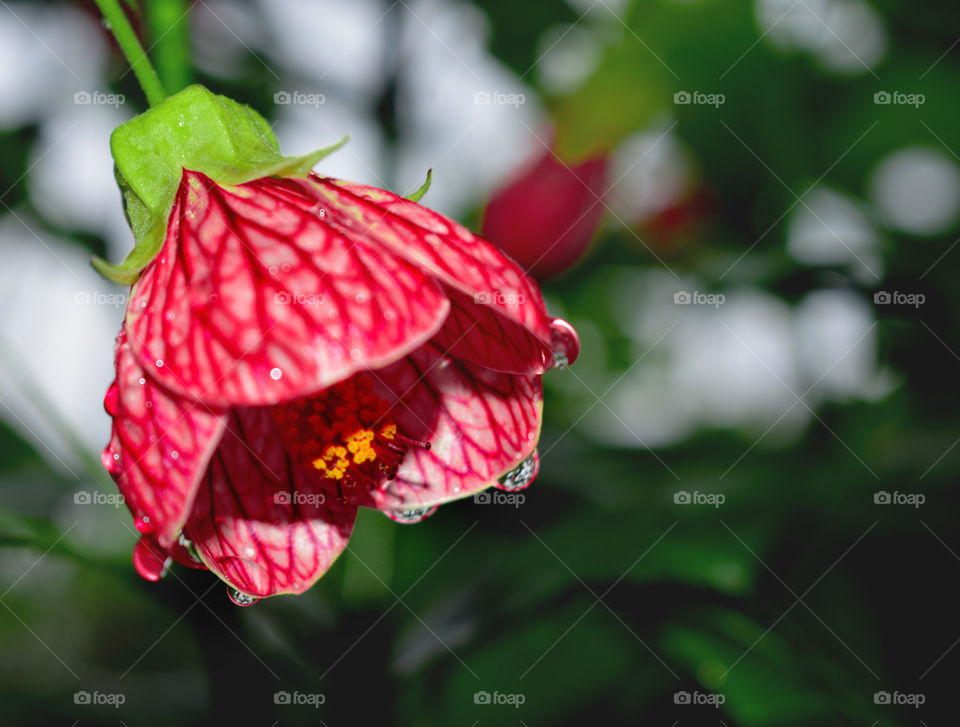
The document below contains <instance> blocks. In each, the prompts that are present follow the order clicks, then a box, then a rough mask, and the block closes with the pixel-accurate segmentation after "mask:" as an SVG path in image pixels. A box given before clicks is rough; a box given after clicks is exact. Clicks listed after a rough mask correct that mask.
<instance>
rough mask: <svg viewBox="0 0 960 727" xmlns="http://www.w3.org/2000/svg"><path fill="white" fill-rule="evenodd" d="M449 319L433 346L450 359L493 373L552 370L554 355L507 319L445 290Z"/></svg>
mask: <svg viewBox="0 0 960 727" xmlns="http://www.w3.org/2000/svg"><path fill="white" fill-rule="evenodd" d="M447 297H448V298H449V299H450V315H448V316H447V320H446V321H444V324H443V327H442V328H441V329H440V331H439V332H438V333H437V335H436V336H434V337H433V339H432V343H433V344H434V345H435V346H437V347H438V348H440V349H441V350H442V351H444V352H445V353H447V354H449V355H450V356H452V357H453V358H456V359H461V360H465V361H469V362H470V363H474V364H477V365H478V366H483V367H485V368H488V369H493V370H494V371H503V372H505V373H512V374H528V375H532V374H542V373H543V372H544V371H546V370H547V369H549V368H551V367H552V366H553V352H552V351H551V350H550V347H549V346H546V345H545V344H544V343H543V341H541V340H540V339H539V338H536V337H535V336H531V335H528V334H527V332H526V331H525V330H524V328H523V327H522V326H521V325H520V324H519V323H515V322H514V321H512V320H511V319H509V318H505V317H504V316H501V315H497V314H496V313H494V312H493V311H492V309H491V307H490V306H491V303H489V302H488V301H486V300H482V299H472V298H468V297H467V296H465V295H464V294H463V293H459V292H457V291H455V290H451V289H448V290H447Z"/></svg>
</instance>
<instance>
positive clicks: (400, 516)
mask: <svg viewBox="0 0 960 727" xmlns="http://www.w3.org/2000/svg"><path fill="white" fill-rule="evenodd" d="M436 511H437V506H436V505H432V506H430V507H417V508H414V509H412V510H386V511H384V513H383V514H384V515H386V516H387V517H388V518H390V519H391V520H393V521H394V522H395V523H403V524H404V525H413V524H414V523H418V522H420V521H421V520H426V519H427V518H428V517H430V516H431V515H433V513H435V512H436Z"/></svg>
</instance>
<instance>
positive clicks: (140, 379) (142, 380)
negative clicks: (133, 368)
mask: <svg viewBox="0 0 960 727" xmlns="http://www.w3.org/2000/svg"><path fill="white" fill-rule="evenodd" d="M137 383H138V384H140V386H143V385H144V384H145V383H147V380H146V379H145V378H143V377H142V376H141V377H140V378H139V379H137Z"/></svg>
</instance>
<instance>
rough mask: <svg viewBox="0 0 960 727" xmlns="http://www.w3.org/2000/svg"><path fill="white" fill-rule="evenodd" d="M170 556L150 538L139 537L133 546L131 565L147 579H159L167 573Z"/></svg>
mask: <svg viewBox="0 0 960 727" xmlns="http://www.w3.org/2000/svg"><path fill="white" fill-rule="evenodd" d="M170 562H171V558H170V557H169V556H168V555H167V554H166V553H164V552H163V551H161V550H160V548H159V547H158V546H157V545H156V544H155V543H154V542H153V541H152V540H150V538H140V540H138V541H137V544H136V545H135V546H134V547H133V567H134V569H135V570H136V571H137V573H138V574H139V575H140V577H141V578H144V579H146V580H148V581H159V580H160V579H161V578H163V577H164V576H165V575H166V573H167V568H169V567H170Z"/></svg>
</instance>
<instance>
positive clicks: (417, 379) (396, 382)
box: [363, 344, 542, 510]
mask: <svg viewBox="0 0 960 727" xmlns="http://www.w3.org/2000/svg"><path fill="white" fill-rule="evenodd" d="M374 373H375V378H376V380H377V382H378V387H379V389H380V390H381V392H382V393H383V395H384V397H385V398H387V399H388V400H389V401H390V402H391V404H392V410H391V416H392V417H393V419H394V421H396V423H397V427H398V429H399V430H400V431H402V432H403V433H404V434H406V435H407V436H410V437H413V438H415V439H422V440H424V441H427V442H429V443H430V449H423V448H413V449H411V450H410V451H409V452H407V454H406V457H405V459H404V460H403V463H402V464H401V465H400V468H399V470H398V472H397V476H396V478H395V479H394V480H393V481H391V482H388V483H386V484H385V485H383V486H382V487H381V488H380V489H378V490H375V491H374V492H373V493H372V499H373V504H374V505H375V506H376V507H378V508H380V509H383V510H408V509H411V508H416V507H423V506H427V505H433V504H437V503H442V502H445V501H447V500H453V499H457V498H460V497H466V496H467V495H470V494H471V493H473V492H476V491H477V490H481V489H484V488H485V487H487V486H489V485H492V484H493V483H494V482H495V481H496V479H497V478H498V477H499V476H500V475H502V474H503V473H505V472H507V471H509V470H511V469H513V468H514V467H516V466H517V465H518V464H519V463H520V462H522V461H523V460H524V459H525V458H526V457H527V456H529V455H530V454H531V453H532V452H533V450H534V449H535V447H536V444H537V439H538V438H539V435H540V415H541V409H542V389H541V385H540V377H539V376H522V375H517V374H506V373H502V372H497V371H490V370H488V369H485V368H482V367H479V366H476V365H474V364H471V363H469V362H466V361H461V360H457V359H454V358H451V357H449V356H445V355H443V352H442V350H441V349H438V348H437V347H436V346H435V345H433V344H428V345H427V346H424V347H423V348H421V349H419V350H417V351H416V352H414V353H412V354H410V355H409V356H407V357H406V358H405V359H403V360H402V361H399V362H397V363H395V364H393V365H391V366H389V367H387V368H385V369H382V370H380V371H377V372H374ZM363 504H368V503H366V502H364V503H363Z"/></svg>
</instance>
